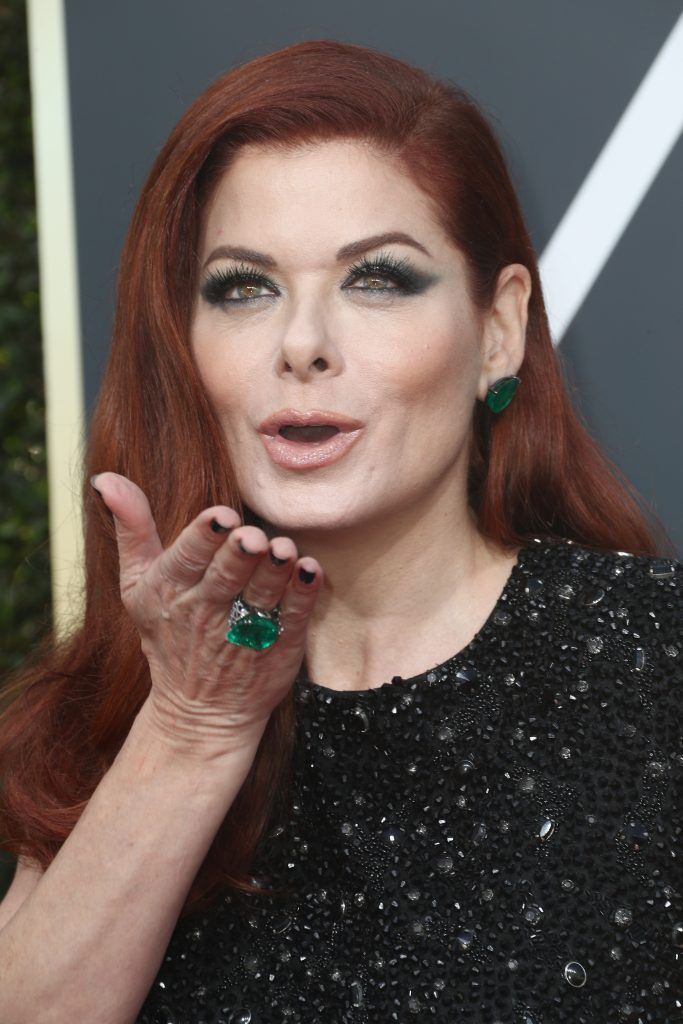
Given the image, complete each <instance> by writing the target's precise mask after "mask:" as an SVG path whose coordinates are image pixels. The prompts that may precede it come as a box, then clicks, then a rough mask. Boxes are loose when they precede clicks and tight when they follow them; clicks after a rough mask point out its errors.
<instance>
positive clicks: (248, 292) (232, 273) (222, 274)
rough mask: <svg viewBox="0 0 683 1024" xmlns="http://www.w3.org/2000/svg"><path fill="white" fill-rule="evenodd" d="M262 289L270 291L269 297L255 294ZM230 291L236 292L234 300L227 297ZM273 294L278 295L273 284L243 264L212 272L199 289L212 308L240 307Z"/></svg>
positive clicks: (252, 268)
mask: <svg viewBox="0 0 683 1024" xmlns="http://www.w3.org/2000/svg"><path fill="white" fill-rule="evenodd" d="M263 288H268V289H270V291H271V295H258V294H255V293H257V292H259V291H260V290H261V289H263ZM232 291H237V292H238V295H237V297H236V298H234V297H233V298H229V297H228V296H229V294H230V292H232ZM239 292H242V294H241V295H240V294H239ZM273 292H275V294H279V293H278V290H277V288H276V287H275V285H274V284H273V282H272V281H271V280H269V278H267V277H266V276H265V274H262V273H261V271H260V270H257V269H256V268H255V267H249V266H246V265H245V264H241V265H240V266H238V267H231V268H230V269H224V270H212V271H211V273H210V274H209V276H208V277H207V279H206V281H205V282H204V284H203V285H202V289H201V293H202V296H203V297H204V299H206V301H207V302H208V303H210V304H211V305H212V306H240V305H244V304H246V303H249V302H256V301H258V300H260V299H264V298H271V297H272V293H273Z"/></svg>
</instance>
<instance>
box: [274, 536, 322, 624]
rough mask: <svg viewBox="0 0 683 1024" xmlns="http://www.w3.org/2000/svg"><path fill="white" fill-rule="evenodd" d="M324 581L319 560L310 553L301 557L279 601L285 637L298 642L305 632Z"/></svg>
mask: <svg viewBox="0 0 683 1024" xmlns="http://www.w3.org/2000/svg"><path fill="white" fill-rule="evenodd" d="M323 583H324V574H323V570H322V568H321V566H320V563H319V562H316V560H315V559H314V558H311V557H310V555H306V556H305V557H304V558H300V559H299V560H298V561H297V562H296V563H295V565H294V571H293V572H292V575H291V577H290V579H289V583H288V584H287V587H286V589H285V592H284V594H283V595H282V598H281V600H280V602H279V605H280V624H281V626H282V628H283V637H282V639H284V638H285V637H287V638H288V639H289V640H291V641H293V642H295V643H296V642H298V641H299V640H300V639H301V637H302V634H303V633H304V632H305V629H306V626H307V625H308V620H309V618H310V616H311V612H312V611H313V608H314V606H315V602H316V600H317V598H318V594H319V593H320V591H321V589H322V587H323Z"/></svg>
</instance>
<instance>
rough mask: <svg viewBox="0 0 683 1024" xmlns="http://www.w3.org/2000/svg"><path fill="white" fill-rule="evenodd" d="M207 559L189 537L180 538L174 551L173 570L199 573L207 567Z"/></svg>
mask: <svg viewBox="0 0 683 1024" xmlns="http://www.w3.org/2000/svg"><path fill="white" fill-rule="evenodd" d="M206 562H207V559H206V557H205V556H203V555H202V553H201V552H200V551H198V550H197V549H196V548H195V547H194V545H193V544H192V541H191V539H190V538H189V537H182V536H181V537H180V538H179V539H178V541H177V542H176V546H175V549H174V551H173V561H172V569H180V571H181V572H190V573H192V572H197V571H199V570H202V569H203V568H204V567H205V566H206Z"/></svg>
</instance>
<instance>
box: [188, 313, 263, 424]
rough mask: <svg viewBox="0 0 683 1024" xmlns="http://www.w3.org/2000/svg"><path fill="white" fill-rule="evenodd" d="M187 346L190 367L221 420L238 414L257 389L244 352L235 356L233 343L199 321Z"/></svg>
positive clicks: (251, 368)
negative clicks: (197, 375)
mask: <svg viewBox="0 0 683 1024" xmlns="http://www.w3.org/2000/svg"><path fill="white" fill-rule="evenodd" d="M190 343H191V349H192V356H193V359H194V364H195V366H196V367H197V372H198V374H199V377H200V379H201V381H202V383H203V385H204V388H205V390H206V393H207V395H208V396H209V399H210V400H211V404H212V405H213V407H214V409H215V410H216V412H217V413H218V415H219V416H220V417H221V419H224V420H225V419H226V418H228V417H229V414H231V413H232V414H234V413H235V412H238V411H239V408H240V405H241V406H244V405H245V404H246V403H245V399H246V397H247V396H248V394H249V393H250V392H252V391H253V390H254V389H256V388H257V387H258V381H257V380H256V368H255V367H254V366H252V365H251V362H250V360H249V358H248V348H247V347H246V346H245V348H244V351H242V352H241V353H240V352H236V351H235V345H234V341H233V342H232V344H231V343H230V341H229V339H228V338H226V337H225V336H223V335H222V334H221V332H220V331H217V330H216V327H215V324H212V323H206V322H205V321H203V320H202V318H201V317H199V318H198V320H197V322H195V325H194V326H193V328H192V332H191V335H190Z"/></svg>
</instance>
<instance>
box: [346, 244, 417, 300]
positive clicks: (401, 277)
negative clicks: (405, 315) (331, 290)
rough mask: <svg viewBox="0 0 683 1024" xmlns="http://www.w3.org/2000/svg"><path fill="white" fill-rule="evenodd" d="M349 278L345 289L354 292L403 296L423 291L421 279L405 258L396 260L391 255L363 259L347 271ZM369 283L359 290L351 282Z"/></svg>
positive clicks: (381, 254) (383, 254) (385, 254)
mask: <svg viewBox="0 0 683 1024" xmlns="http://www.w3.org/2000/svg"><path fill="white" fill-rule="evenodd" d="M347 274H348V277H347V281H346V283H345V284H344V288H346V289H347V290H348V291H354V292H358V291H360V292H372V293H375V294H376V293H379V294H381V295H386V294H387V293H390V292H396V293H398V294H402V295H408V294H415V293H416V292H418V291H420V290H421V278H420V275H418V274H417V273H416V271H415V270H414V268H413V267H412V266H411V264H410V261H409V260H408V259H406V258H405V257H404V258H403V259H400V260H399V259H396V257H395V256H392V255H391V254H389V253H380V254H379V255H378V256H375V257H374V258H372V259H370V258H368V257H363V259H361V260H359V261H358V263H354V265H353V266H352V267H349V269H348V271H347ZM359 280H360V281H363V280H365V281H367V282H368V284H367V285H364V286H363V287H361V288H357V287H355V286H353V285H351V284H349V282H350V281H351V282H355V281H359Z"/></svg>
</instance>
